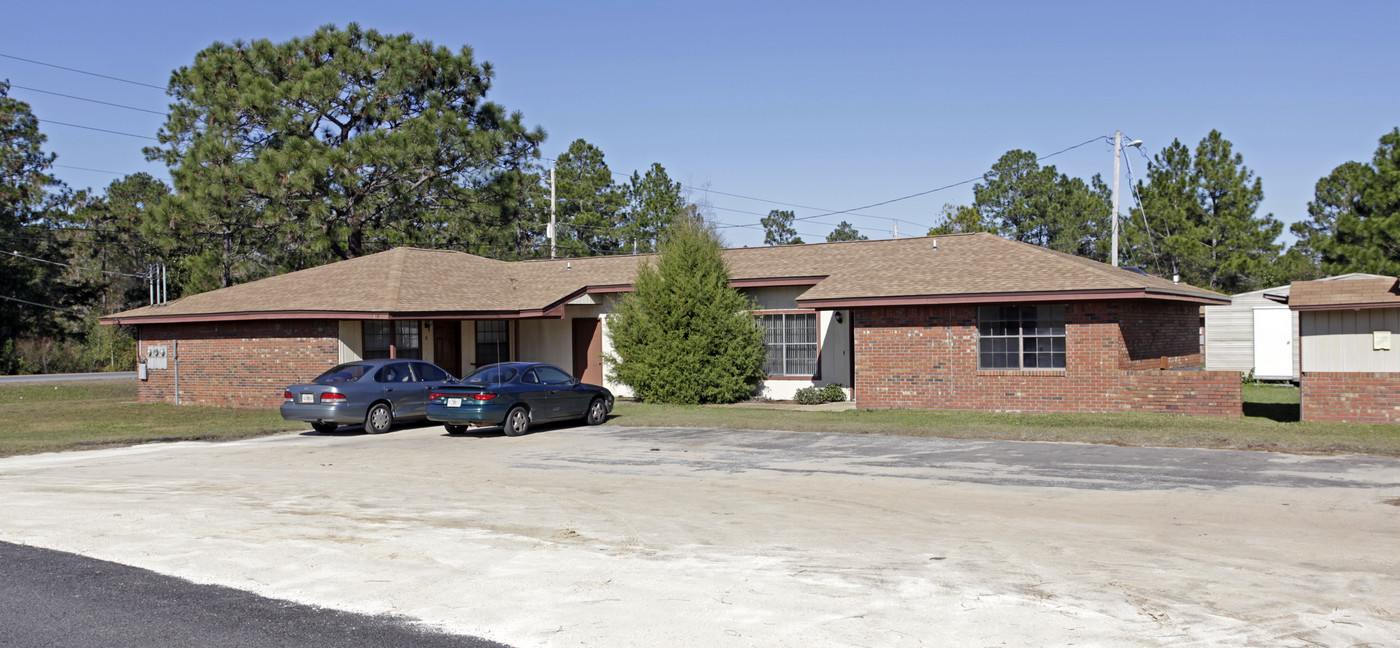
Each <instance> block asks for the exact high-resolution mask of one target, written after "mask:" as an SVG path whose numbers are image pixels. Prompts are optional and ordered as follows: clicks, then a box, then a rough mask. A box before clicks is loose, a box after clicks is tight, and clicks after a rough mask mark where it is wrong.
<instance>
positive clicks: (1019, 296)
mask: <svg viewBox="0 0 1400 648" xmlns="http://www.w3.org/2000/svg"><path fill="white" fill-rule="evenodd" d="M1096 299H1166V300H1173V301H1186V302H1192V303H1198V304H1228V303H1230V298H1229V297H1225V296H1224V295H1221V296H1220V297H1209V296H1206V295H1196V294H1188V293H1181V292H1174V291H1161V290H1149V289H1144V288H1128V289H1103V290H1063V291H1049V292H1026V291H1021V292H998V293H962V294H955V295H908V296H896V297H838V298H830V299H800V298H799V299H798V300H797V305H799V306H802V307H804V308H816V309H833V308H859V307H869V306H935V305H941V304H987V303H1006V302H1022V303H1031V302H1057V301H1090V300H1096Z"/></svg>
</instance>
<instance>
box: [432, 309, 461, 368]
mask: <svg viewBox="0 0 1400 648" xmlns="http://www.w3.org/2000/svg"><path fill="white" fill-rule="evenodd" d="M433 364H435V365H437V366H439V367H442V368H443V369H444V370H445V371H447V373H450V374H452V377H454V378H460V377H462V323H461V322H458V321H456V320H440V321H438V322H436V323H434V324H433Z"/></svg>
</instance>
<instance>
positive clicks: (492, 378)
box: [461, 367, 517, 385]
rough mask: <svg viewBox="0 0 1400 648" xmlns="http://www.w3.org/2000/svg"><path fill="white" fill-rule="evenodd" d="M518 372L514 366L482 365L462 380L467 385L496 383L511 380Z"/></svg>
mask: <svg viewBox="0 0 1400 648" xmlns="http://www.w3.org/2000/svg"><path fill="white" fill-rule="evenodd" d="M516 373H517V372H516V370H515V368H514V367H482V368H480V369H477V370H476V371H475V372H473V373H472V374H471V375H470V376H467V377H466V378H463V379H462V380H461V382H462V383H464V384H467V385H494V384H496V383H503V382H510V381H511V379H513V378H515V374H516Z"/></svg>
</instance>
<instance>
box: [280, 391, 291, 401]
mask: <svg viewBox="0 0 1400 648" xmlns="http://www.w3.org/2000/svg"><path fill="white" fill-rule="evenodd" d="M282 402H284V403H290V402H292V392H289V391H284V392H282Z"/></svg>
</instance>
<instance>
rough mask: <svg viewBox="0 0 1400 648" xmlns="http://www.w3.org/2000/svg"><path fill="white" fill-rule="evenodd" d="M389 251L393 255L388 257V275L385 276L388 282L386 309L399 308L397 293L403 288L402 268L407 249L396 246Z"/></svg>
mask: <svg viewBox="0 0 1400 648" xmlns="http://www.w3.org/2000/svg"><path fill="white" fill-rule="evenodd" d="M391 251H392V252H394V255H393V256H392V257H390V261H389V275H388V277H386V279H387V280H388V282H389V287H388V290H387V291H385V292H386V295H387V296H388V301H389V304H388V305H389V306H390V308H388V309H386V310H399V295H400V293H401V292H402V290H403V269H404V262H405V261H406V260H407V258H408V250H407V249H406V248H401V247H398V248H394V249H393V250H391Z"/></svg>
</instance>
